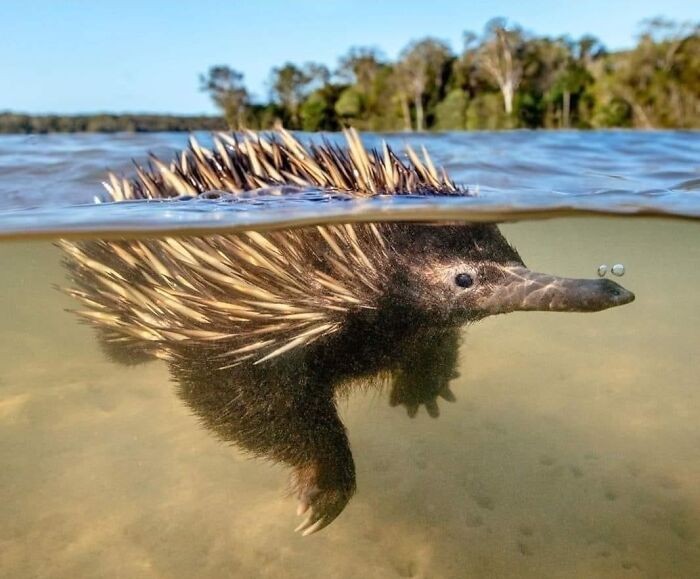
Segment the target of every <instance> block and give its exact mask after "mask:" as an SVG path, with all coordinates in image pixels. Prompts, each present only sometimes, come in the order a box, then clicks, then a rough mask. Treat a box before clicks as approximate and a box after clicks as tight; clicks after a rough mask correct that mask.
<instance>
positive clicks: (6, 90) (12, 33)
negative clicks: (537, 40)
mask: <svg viewBox="0 0 700 579" xmlns="http://www.w3.org/2000/svg"><path fill="white" fill-rule="evenodd" d="M659 14H661V15H663V16H666V17H669V18H673V19H677V20H698V19H700V1H698V0H664V1H663V2H659V1H658V0H578V1H576V2H572V1H570V0H569V1H567V0H520V1H516V0H491V1H483V2H482V1H468V0H421V1H413V0H401V1H398V0H397V1H394V0H372V1H365V0H354V1H353V0H343V1H341V0H317V1H311V0H298V1H293V0H287V1H283V0H269V1H267V2H266V1H264V0H248V1H243V0H228V1H226V2H223V1H221V2H215V1H210V0H183V1H180V0H168V1H161V0H150V1H149V0H141V1H140V2H139V1H131V0H120V1H112V0H24V1H21V2H20V1H16V0H0V110H7V109H10V110H16V111H25V112H32V113H37V112H57V113H78V112H96V111H117V112H123V111H131V112H144V111H145V112H161V113H193V114H196V113H212V112H214V109H213V107H212V105H211V104H210V102H209V100H208V98H207V96H206V95H205V94H203V93H201V92H199V91H198V75H199V73H201V72H204V71H206V69H207V68H208V67H209V66H210V65H213V64H229V65H230V66H233V67H234V68H236V69H238V70H240V71H242V72H243V73H244V74H245V81H246V84H247V86H248V87H249V89H250V90H251V91H252V92H253V93H254V94H255V95H256V96H257V97H258V98H266V96H267V89H266V79H267V76H268V73H269V70H270V69H271V68H272V67H273V66H275V65H279V64H282V63H284V62H286V61H291V62H296V63H303V62H306V61H309V60H315V61H319V62H323V63H325V64H327V65H329V66H334V65H335V63H336V62H337V58H338V56H340V55H342V54H344V53H345V52H346V51H347V49H348V48H349V47H351V46H375V47H378V48H380V49H382V50H383V52H384V53H385V54H386V55H387V56H389V57H391V58H393V57H395V56H396V55H397V54H398V52H399V51H400V50H401V48H403V47H404V46H405V45H406V44H407V43H408V42H409V41H410V40H412V39H415V38H420V37H422V36H427V35H430V36H435V37H437V38H441V39H443V40H446V41H447V42H449V43H450V44H451V45H452V48H453V50H456V51H457V50H460V48H461V38H462V32H463V31H464V30H474V31H478V32H480V31H481V30H482V28H483V26H484V24H485V23H486V22H487V21H488V20H489V19H491V18H492V17H495V16H505V17H507V18H509V19H511V20H512V21H515V22H518V23H520V24H521V25H523V26H524V27H525V28H526V29H527V30H530V31H532V32H535V33H537V34H548V35H560V34H569V35H571V36H574V37H578V36H581V35H582V34H585V33H593V34H595V35H596V36H598V37H599V38H600V39H601V40H602V41H603V42H604V43H605V44H606V46H608V48H612V49H616V48H623V47H628V46H630V45H632V44H633V42H634V36H635V34H636V32H637V31H638V26H637V25H638V23H639V21H640V20H642V19H643V18H648V17H652V16H657V15H659Z"/></svg>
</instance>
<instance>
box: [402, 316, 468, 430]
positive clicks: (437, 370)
mask: <svg viewBox="0 0 700 579" xmlns="http://www.w3.org/2000/svg"><path fill="white" fill-rule="evenodd" d="M459 342H460V334H459V331H458V330H456V329H450V330H448V331H445V332H426V333H425V334H420V335H417V336H414V337H413V338H412V339H411V340H409V341H407V343H406V344H405V346H404V348H403V350H402V355H401V359H400V360H399V361H398V364H397V367H396V369H395V371H394V382H393V385H392V389H391V394H390V395H389V403H390V404H391V405H392V406H399V405H402V406H404V407H405V408H406V412H407V413H408V415H409V416H410V417H411V418H413V417H414V416H415V415H416V414H417V413H418V409H419V408H420V406H421V405H425V409H426V410H427V411H428V414H429V415H430V416H431V417H433V418H437V417H438V416H439V415H440V409H439V407H438V404H437V401H438V397H439V398H442V399H443V400H446V401H448V402H454V401H455V396H454V394H453V393H452V391H451V390H450V386H449V384H450V381H451V380H453V379H454V378H457V377H458V376H459V373H458V372H457V363H458V352H459Z"/></svg>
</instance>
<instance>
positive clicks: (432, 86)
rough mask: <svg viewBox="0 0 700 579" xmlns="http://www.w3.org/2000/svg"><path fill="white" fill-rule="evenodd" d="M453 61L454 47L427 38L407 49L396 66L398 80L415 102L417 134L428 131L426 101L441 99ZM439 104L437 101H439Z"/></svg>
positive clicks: (412, 43)
mask: <svg viewBox="0 0 700 579" xmlns="http://www.w3.org/2000/svg"><path fill="white" fill-rule="evenodd" d="M452 59H453V55H452V51H451V50H450V47H449V46H448V45H447V44H446V43H445V42H443V41H441V40H437V39H434V38H424V39H423V40H418V41H414V42H411V43H410V44H409V45H408V46H407V47H406V48H404V49H403V51H402V52H401V54H400V56H399V61H398V63H397V64H396V68H397V69H398V73H399V74H398V80H399V83H400V84H402V85H403V88H404V90H405V92H406V93H408V94H409V95H411V97H412V98H413V105H414V107H415V112H416V130H417V131H423V130H425V127H426V125H425V107H424V103H425V100H426V97H428V96H429V93H430V92H433V93H434V96H437V97H439V96H440V95H441V93H442V91H443V88H444V84H445V76H446V71H447V68H448V65H449V64H450V63H451V61H452ZM435 100H437V98H436V99H435Z"/></svg>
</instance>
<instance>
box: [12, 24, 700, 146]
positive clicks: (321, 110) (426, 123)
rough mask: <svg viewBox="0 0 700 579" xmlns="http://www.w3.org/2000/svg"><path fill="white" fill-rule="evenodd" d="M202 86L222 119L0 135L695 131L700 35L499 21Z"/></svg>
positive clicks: (137, 118) (89, 121)
mask: <svg viewBox="0 0 700 579" xmlns="http://www.w3.org/2000/svg"><path fill="white" fill-rule="evenodd" d="M199 80H200V88H201V90H203V91H205V92H207V93H208V94H209V96H210V97H211V99H212V101H213V102H214V104H215V105H216V106H217V108H218V109H219V110H220V111H221V112H222V115H223V119H218V118H214V117H176V116H168V115H160V116H159V115H109V114H100V115H75V116H57V115H44V116H28V115H21V114H13V113H5V114H0V132H4V133H10V132H12V133H47V132H75V131H89V132H115V131H132V132H135V131H157V130H163V131H180V130H183V131H184V130H194V129H204V130H206V129H221V128H224V127H226V126H228V127H229V128H234V129H239V128H245V127H249V128H253V129H267V128H270V127H272V126H274V125H275V124H276V123H279V122H282V123H284V124H285V126H287V127H288V128H290V129H304V130H307V131H321V130H324V131H334V130H338V129H339V128H341V127H343V126H349V125H351V126H354V127H356V128H358V129H361V130H369V131H400V130H404V131H411V130H431V129H436V130H463V129H467V130H495V129H513V128H532V129H536V128H568V127H572V128H590V127H592V128H597V127H600V128H607V127H630V128H651V127H654V128H695V129H697V128H700V26H699V25H698V24H695V23H674V22H671V21H668V20H664V19H660V18H656V19H653V20H649V21H646V22H644V23H643V25H642V29H641V33H640V35H639V37H638V43H637V46H636V47H635V48H633V49H632V50H628V51H621V52H615V53H608V52H607V51H606V50H605V48H604V47H603V46H602V44H601V43H600V42H599V41H598V40H597V39H596V38H595V37H593V36H589V35H587V36H583V37H581V38H579V39H571V38H567V37H560V38H550V37H537V36H533V35H531V34H528V33H527V32H525V30H524V29H523V28H521V27H520V26H518V25H512V24H509V23H508V22H506V21H505V20H504V19H500V18H498V19H494V20H492V21H491V22H489V23H488V24H487V26H486V27H485V29H484V31H483V33H481V34H480V35H479V34H475V33H472V32H465V34H464V48H463V50H462V52H461V54H459V55H455V54H453V53H452V51H451V49H450V47H449V46H447V45H446V44H445V43H444V42H442V41H440V40H436V39H434V38H424V39H420V40H417V41H414V42H411V43H409V44H408V46H406V48H405V49H404V50H403V51H401V53H400V55H399V58H398V59H397V60H396V62H390V61H389V60H388V59H386V58H385V57H384V56H383V55H382V54H381V52H379V51H378V50H377V49H375V48H362V47H361V48H357V47H355V48H351V49H350V50H349V51H348V53H347V54H346V55H344V56H343V57H341V58H340V60H339V63H338V68H337V70H336V71H334V72H333V73H331V71H329V70H328V69H327V68H326V67H325V66H323V65H321V64H317V63H313V62H310V63H305V64H303V65H301V66H298V65H296V64H293V63H286V64H284V65H282V66H281V67H277V68H274V69H273V70H272V72H271V73H270V81H269V87H270V100H269V102H264V103H256V102H253V100H252V99H251V98H250V95H249V93H248V91H247V89H246V87H245V85H244V79H243V75H242V74H241V73H240V72H238V71H236V70H235V69H233V68H231V67H229V66H225V65H219V66H213V67H211V68H210V69H209V70H208V72H207V73H206V74H205V75H202V76H200V79H199Z"/></svg>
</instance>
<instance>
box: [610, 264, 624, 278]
mask: <svg viewBox="0 0 700 579" xmlns="http://www.w3.org/2000/svg"><path fill="white" fill-rule="evenodd" d="M610 271H611V272H612V274H613V275H620V276H621V275H625V266H624V265H622V264H621V263H616V264H615V265H613V266H612V267H611V268H610Z"/></svg>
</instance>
